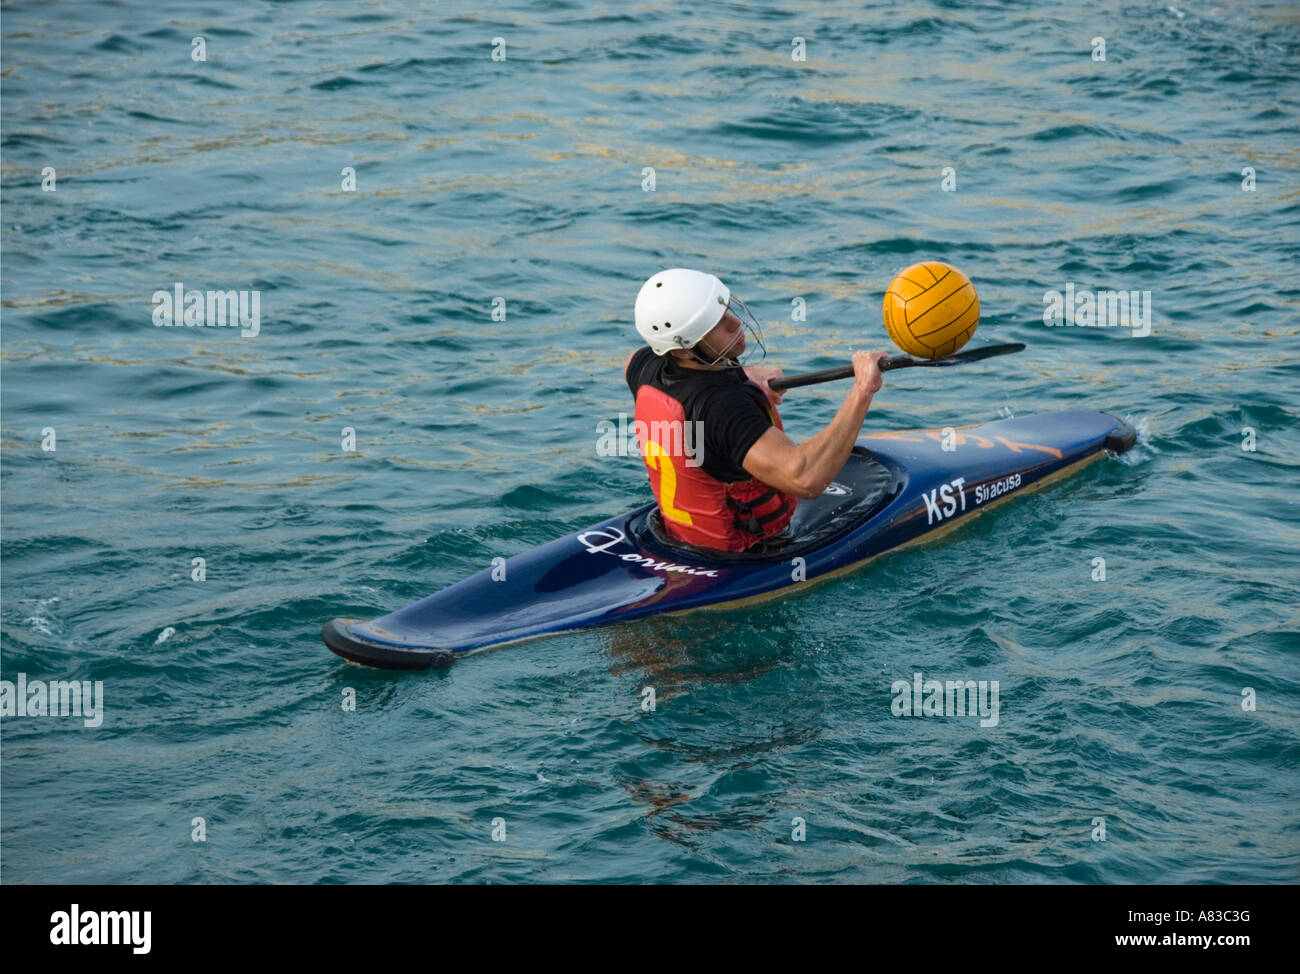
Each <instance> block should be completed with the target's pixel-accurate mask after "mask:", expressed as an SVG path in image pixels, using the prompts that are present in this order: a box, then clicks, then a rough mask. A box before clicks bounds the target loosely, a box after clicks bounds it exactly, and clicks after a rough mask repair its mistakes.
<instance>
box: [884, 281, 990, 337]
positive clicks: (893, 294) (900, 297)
mask: <svg viewBox="0 0 1300 974" xmlns="http://www.w3.org/2000/svg"><path fill="white" fill-rule="evenodd" d="M884 315H885V331H887V332H889V337H890V338H892V339H893V340H894V344H895V345H897V346H898V347H899V348H901V349H902V350H903V351H905V352H907V353H908V354H909V355H915V356H916V357H917V358H940V357H942V356H944V355H951V354H952V353H953V352H955V351H957V349H959V348H961V347H962V346H963V345H965V344H966V342H968V341H969V340H970V336H971V335H973V334H975V326H976V325H978V324H979V320H980V299H979V296H978V295H977V294H976V293H975V285H974V284H972V283H971V282H970V278H969V277H967V276H966V275H965V274H963V273H962V272H961V271H959V270H957V268H955V267H953V266H951V265H950V264H945V263H943V262H942V261H938V260H927V261H924V262H922V263H920V264H913V265H912V266H911V267H908V268H906V269H904V270H903V271H902V272H901V273H900V274H899V275H898V276H897V277H896V278H894V280H893V281H892V282H891V283H890V285H889V290H888V291H886V292H885V307H884Z"/></svg>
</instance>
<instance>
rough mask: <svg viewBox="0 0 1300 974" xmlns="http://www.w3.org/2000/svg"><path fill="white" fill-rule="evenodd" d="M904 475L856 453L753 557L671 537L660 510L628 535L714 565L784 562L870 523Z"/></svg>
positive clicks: (636, 521) (639, 517)
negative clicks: (824, 488) (819, 494)
mask: <svg viewBox="0 0 1300 974" xmlns="http://www.w3.org/2000/svg"><path fill="white" fill-rule="evenodd" d="M905 480H906V477H905V475H904V474H903V473H902V471H894V470H891V469H890V468H889V467H887V466H886V465H885V464H884V463H882V462H881V461H880V460H879V459H878V458H877V457H876V456H875V455H874V454H873V453H872V452H871V451H870V450H867V449H865V448H863V447H860V446H859V447H854V449H853V452H852V453H850V454H849V459H848V460H847V461H846V462H845V464H844V467H843V469H841V470H840V472H839V473H838V474H837V475H836V476H835V480H833V481H832V482H831V484H830V486H829V487H827V488H826V490H825V491H823V492H822V495H821V496H820V497H817V498H814V499H813V500H801V501H800V502H799V506H798V507H796V508H795V512H794V517H792V518H791V519H790V524H789V525H788V526H787V527H786V529H785V530H784V531H782V532H781V533H780V534H779V535H777V536H775V537H772V538H768V539H767V540H766V541H763V542H761V543H760V544H758V545H755V546H754V547H753V548H750V549H749V550H748V551H743V552H735V551H730V552H728V551H717V550H715V549H712V548H697V547H695V546H693V545H688V544H683V543H682V542H680V541H676V540H674V539H673V538H670V537H669V536H668V533H667V531H666V530H665V529H664V525H663V519H662V517H661V515H660V513H659V509H658V508H657V507H651V508H650V509H649V510H648V511H644V512H642V513H639V514H636V515H634V516H633V517H632V518H631V520H629V521H628V526H627V533H628V537H629V539H630V540H632V541H633V542H634V543H636V544H639V545H643V546H646V547H654V548H661V549H664V550H665V551H666V552H669V553H671V554H674V555H678V556H682V557H693V558H700V557H704V558H707V559H708V560H709V561H715V562H762V561H781V560H783V559H786V558H793V557H794V556H796V555H799V554H801V553H805V552H809V551H813V550H815V549H818V548H821V547H824V546H825V545H826V544H827V543H829V542H831V541H833V540H834V539H836V538H838V537H840V536H841V535H843V534H847V533H848V532H849V531H851V530H852V529H853V528H855V527H859V526H861V525H862V524H863V523H865V522H866V521H867V520H868V519H869V518H870V517H871V516H872V515H873V514H874V513H875V512H876V511H877V510H879V509H881V508H883V507H884V506H885V505H886V504H887V503H888V502H889V501H890V500H891V499H892V498H893V497H894V496H895V495H896V494H897V493H898V492H899V490H901V489H902V487H903V484H904V482H905Z"/></svg>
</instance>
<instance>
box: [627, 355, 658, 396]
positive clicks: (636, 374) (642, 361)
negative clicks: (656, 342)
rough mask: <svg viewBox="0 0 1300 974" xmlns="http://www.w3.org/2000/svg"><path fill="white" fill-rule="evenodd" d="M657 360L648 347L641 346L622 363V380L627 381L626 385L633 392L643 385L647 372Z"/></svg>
mask: <svg viewBox="0 0 1300 974" xmlns="http://www.w3.org/2000/svg"><path fill="white" fill-rule="evenodd" d="M657 358H658V356H657V355H655V353H654V349H652V348H651V347H650V346H649V345H642V346H641V347H640V348H638V349H637V350H636V351H635V352H633V353H632V354H631V355H629V356H628V357H627V360H626V361H625V362H624V363H623V378H625V379H627V384H628V385H629V386H631V387H632V391H633V392H636V390H637V388H638V387H640V386H642V385H645V382H646V375H647V371H648V369H649V368H651V367H652V366H653V365H654V364H655V359H657Z"/></svg>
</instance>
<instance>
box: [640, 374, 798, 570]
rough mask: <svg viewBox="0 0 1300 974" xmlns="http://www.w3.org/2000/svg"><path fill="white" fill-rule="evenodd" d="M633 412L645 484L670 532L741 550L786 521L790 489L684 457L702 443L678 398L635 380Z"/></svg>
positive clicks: (776, 421) (775, 416) (775, 419)
mask: <svg viewBox="0 0 1300 974" xmlns="http://www.w3.org/2000/svg"><path fill="white" fill-rule="evenodd" d="M767 408H768V413H769V415H770V416H771V417H772V423H773V425H774V426H776V428H777V429H779V430H784V429H785V427H784V426H782V425H781V416H780V414H779V413H778V412H777V411H776V407H775V406H773V405H772V403H771V401H770V400H767ZM635 416H636V422H637V424H638V425H637V426H636V427H635V428H636V430H637V433H638V439H639V441H640V445H641V456H642V458H643V459H644V460H645V465H646V470H647V472H648V473H649V474H650V488H651V490H653V491H654V494H655V499H656V500H657V501H658V502H659V512H660V514H662V515H663V523H664V527H665V528H666V529H667V531H668V534H669V535H670V536H671V537H673V538H675V539H676V540H678V541H682V542H685V543H686V544H690V545H694V546H696V547H699V548H716V549H720V550H722V551H744V550H745V549H746V548H748V547H750V546H752V545H754V544H755V543H757V542H759V541H761V540H763V539H764V538H769V537H771V536H772V535H774V534H776V533H777V532H779V531H781V530H782V529H783V528H784V527H785V526H786V525H787V524H789V523H790V518H791V517H792V516H793V515H794V508H795V505H796V504H797V503H799V500H798V498H797V497H795V496H794V495H793V494H787V493H785V492H784V491H779V490H777V489H776V488H775V487H769V486H768V485H767V484H765V483H763V482H762V481H761V480H758V479H757V478H754V477H751V478H750V479H748V480H740V481H736V482H735V483H730V484H729V483H724V482H723V481H721V480H718V479H716V478H715V477H712V476H710V475H709V474H708V473H705V471H704V468H703V467H700V466H697V465H695V464H693V463H688V462H687V461H688V460H689V459H691V456H692V454H693V455H695V456H698V455H699V453H700V451H701V450H703V446H704V444H703V443H699V442H695V440H696V439H697V438H696V437H693V436H691V432H692V431H691V430H690V429H688V428H687V424H686V415H685V411H684V410H683V409H682V404H681V403H680V402H678V401H677V400H676V399H674V398H673V397H672V396H670V395H668V393H666V392H663V391H662V390H659V389H656V388H655V387H654V386H651V385H643V386H641V388H640V389H638V390H637V394H636V414H635ZM642 424H643V425H642ZM688 448H690V452H688Z"/></svg>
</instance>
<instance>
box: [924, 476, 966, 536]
mask: <svg viewBox="0 0 1300 974" xmlns="http://www.w3.org/2000/svg"><path fill="white" fill-rule="evenodd" d="M965 485H966V478H965V477H958V478H957V479H956V480H950V481H948V483H946V484H944V485H943V486H942V487H936V488H934V490H932V491H930V492H929V493H928V494H922V495H921V500H923V501H925V523H926V526H927V527H928V526H929V525H931V524H933V523H934V522H935V521H942V520H943V519H944V518H949V517H952V516H953V515H954V514H956V513H957V502H958V498H960V500H961V509H962V510H963V511H965V510H966V489H965ZM954 490H955V491H957V496H956V497H954V496H953V491H954ZM940 503H942V504H943V507H940V506H939V505H940Z"/></svg>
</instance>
